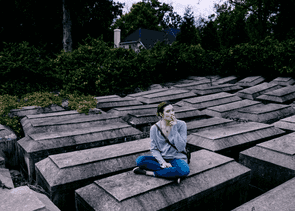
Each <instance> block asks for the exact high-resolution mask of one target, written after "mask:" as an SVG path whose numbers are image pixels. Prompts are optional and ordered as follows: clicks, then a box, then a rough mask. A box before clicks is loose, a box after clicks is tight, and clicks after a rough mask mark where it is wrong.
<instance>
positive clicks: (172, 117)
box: [169, 116, 177, 127]
mask: <svg viewBox="0 0 295 211" xmlns="http://www.w3.org/2000/svg"><path fill="white" fill-rule="evenodd" d="M171 119H172V121H171V122H170V123H169V124H170V126H172V127H173V126H174V125H176V124H177V119H176V117H175V116H171Z"/></svg>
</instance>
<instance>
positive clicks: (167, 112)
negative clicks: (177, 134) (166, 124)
mask: <svg viewBox="0 0 295 211" xmlns="http://www.w3.org/2000/svg"><path fill="white" fill-rule="evenodd" d="M174 115H175V113H174V109H173V106H172V105H168V106H166V107H165V108H164V111H163V119H165V120H167V121H172V118H171V117H172V116H174Z"/></svg>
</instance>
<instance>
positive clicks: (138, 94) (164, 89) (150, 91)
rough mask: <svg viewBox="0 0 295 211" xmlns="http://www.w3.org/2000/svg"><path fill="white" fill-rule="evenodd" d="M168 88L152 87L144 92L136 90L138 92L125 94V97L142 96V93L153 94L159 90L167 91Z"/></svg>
mask: <svg viewBox="0 0 295 211" xmlns="http://www.w3.org/2000/svg"><path fill="white" fill-rule="evenodd" d="M167 90H168V88H166V87H165V88H161V89H153V90H149V91H144V92H138V93H134V94H129V95H127V97H133V98H137V97H142V96H144V95H149V94H155V93H159V92H164V91H167Z"/></svg>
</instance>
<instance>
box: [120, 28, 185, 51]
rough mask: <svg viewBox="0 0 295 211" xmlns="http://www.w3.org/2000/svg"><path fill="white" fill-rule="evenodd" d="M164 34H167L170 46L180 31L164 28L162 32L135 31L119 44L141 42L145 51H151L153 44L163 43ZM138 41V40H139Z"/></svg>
mask: <svg viewBox="0 0 295 211" xmlns="http://www.w3.org/2000/svg"><path fill="white" fill-rule="evenodd" d="M165 32H167V33H168V35H167V39H168V43H169V44H172V43H173V42H174V41H175V40H176V36H177V34H178V33H179V32H180V29H174V28H166V29H164V31H162V32H160V31H155V30H149V29H140V28H139V29H137V30H136V31H135V32H133V33H131V34H130V35H128V36H127V37H126V38H125V39H123V40H122V42H120V44H121V45H122V44H129V43H130V42H137V41H141V43H142V45H143V46H144V47H146V48H147V49H151V48H152V47H153V46H154V42H156V41H157V40H159V41H164V38H165ZM139 39H140V40H139Z"/></svg>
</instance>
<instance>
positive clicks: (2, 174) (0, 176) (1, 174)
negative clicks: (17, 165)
mask: <svg viewBox="0 0 295 211" xmlns="http://www.w3.org/2000/svg"><path fill="white" fill-rule="evenodd" d="M0 183H2V185H3V184H4V185H5V186H6V187H8V188H14V184H13V182H12V179H11V175H10V172H9V170H8V169H6V168H0ZM9 190H10V189H7V188H0V196H1V194H7V192H9ZM0 198H1V197H0ZM0 200H1V199H0ZM0 206H1V205H0ZM1 211H2V210H1Z"/></svg>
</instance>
